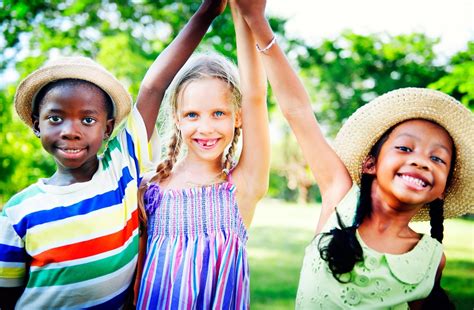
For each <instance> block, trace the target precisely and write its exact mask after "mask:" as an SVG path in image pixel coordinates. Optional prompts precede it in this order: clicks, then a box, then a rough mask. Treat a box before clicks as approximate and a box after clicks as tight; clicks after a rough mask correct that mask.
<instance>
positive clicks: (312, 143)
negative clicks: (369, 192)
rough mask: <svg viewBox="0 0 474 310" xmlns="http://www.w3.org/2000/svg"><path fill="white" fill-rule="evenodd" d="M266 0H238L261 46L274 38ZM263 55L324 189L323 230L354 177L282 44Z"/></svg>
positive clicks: (280, 102)
mask: <svg viewBox="0 0 474 310" xmlns="http://www.w3.org/2000/svg"><path fill="white" fill-rule="evenodd" d="M265 2H266V1H265V0H236V4H237V6H238V7H239V10H240V12H241V14H242V15H243V17H244V19H245V20H246V22H247V24H248V25H249V26H250V29H251V31H252V33H253V36H254V37H255V39H256V41H257V43H258V44H259V46H260V48H264V47H266V46H267V45H268V44H269V43H270V42H271V41H272V39H273V37H274V34H273V31H272V29H271V27H270V25H269V23H268V21H267V19H266V18H265ZM261 58H262V60H263V65H264V67H265V71H266V73H267V76H268V79H269V81H270V85H271V86H272V89H273V92H274V94H275V96H276V99H277V102H278V105H279V106H280V108H281V110H282V112H283V114H284V116H285V118H286V119H287V121H288V123H289V124H290V126H291V129H292V130H293V132H294V134H295V136H296V139H297V141H298V143H299V145H300V146H301V149H302V151H303V155H304V157H305V159H306V161H307V162H308V164H309V167H310V168H311V171H312V173H313V175H314V177H315V179H316V182H317V184H318V186H319V188H320V190H321V195H322V209H321V215H320V218H319V222H318V225H317V228H316V232H317V233H319V232H320V230H321V229H322V227H323V226H324V224H325V223H326V221H327V219H328V218H329V216H330V215H331V213H332V212H333V211H334V208H335V206H336V205H337V203H338V202H339V201H340V200H341V199H342V198H343V197H344V195H345V194H346V193H347V192H348V190H349V189H350V188H351V186H352V180H351V178H350V175H349V173H348V171H347V169H346V168H345V166H344V164H343V162H342V161H341V160H340V158H339V157H338V156H337V154H336V153H335V152H334V150H333V149H332V148H331V147H330V145H329V144H328V142H327V141H326V139H325V137H324V135H323V134H322V132H321V129H320V127H319V125H318V123H317V120H316V118H315V117H314V113H313V110H312V108H311V103H310V99H309V96H308V93H307V92H306V90H305V88H304V86H303V84H302V82H301V81H300V79H299V78H298V76H297V74H296V73H295V71H294V70H293V68H292V67H291V65H290V63H289V62H288V60H287V58H286V56H285V54H284V53H283V51H282V50H281V49H280V47H279V45H278V43H275V44H274V45H273V46H272V47H271V48H270V49H268V50H267V51H265V53H261Z"/></svg>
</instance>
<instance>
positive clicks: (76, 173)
mask: <svg viewBox="0 0 474 310" xmlns="http://www.w3.org/2000/svg"><path fill="white" fill-rule="evenodd" d="M98 168H99V160H98V159H97V158H96V160H95V161H91V162H89V163H86V164H84V165H82V166H81V167H79V168H75V169H67V168H64V167H61V166H58V169H57V170H56V172H55V173H54V174H53V176H51V178H49V179H48V180H47V181H46V182H45V183H46V184H48V185H56V186H67V185H71V184H74V183H81V182H87V181H90V180H91V179H92V177H93V176H94V174H95V173H96V171H97V169H98Z"/></svg>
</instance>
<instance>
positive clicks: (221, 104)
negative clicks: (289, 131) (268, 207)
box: [137, 3, 270, 309]
mask: <svg viewBox="0 0 474 310" xmlns="http://www.w3.org/2000/svg"><path fill="white" fill-rule="evenodd" d="M231 5H232V3H231ZM232 13H233V14H232V15H233V18H234V23H235V29H236V35H237V56H238V60H239V70H240V73H241V83H240V85H239V82H238V77H237V72H236V71H237V70H236V68H235V66H234V65H233V64H232V63H230V61H229V60H227V59H225V58H223V57H221V56H218V55H210V56H209V55H200V56H197V57H195V58H194V59H192V60H190V62H189V63H188V64H187V65H186V66H185V67H184V68H183V69H182V71H180V73H178V75H177V76H176V78H175V80H174V82H173V84H172V87H171V89H170V90H169V92H170V96H169V104H170V106H171V107H170V108H171V113H170V115H169V120H170V123H171V126H172V128H173V129H172V130H171V133H172V137H171V139H170V144H169V148H168V156H167V158H166V159H165V160H164V161H163V162H162V163H161V164H160V165H159V166H158V167H157V170H156V174H155V175H154V176H152V177H151V179H150V180H149V181H148V183H146V184H145V185H144V186H143V187H142V188H141V190H140V192H141V194H140V195H139V197H141V198H140V201H141V200H142V199H143V206H142V207H143V216H144V219H147V220H148V227H147V234H148V236H147V239H145V237H146V236H144V238H143V239H142V240H143V243H141V244H143V249H144V252H143V254H144V255H145V256H146V257H144V263H143V264H141V263H139V268H140V267H142V266H143V274H141V272H139V273H138V278H141V286H140V289H139V296H138V303H137V308H140V309H211V308H212V309H248V308H249V307H250V303H249V302H250V300H249V299H250V290H249V280H250V276H249V266H248V261H247V254H246V249H245V247H246V242H247V227H248V226H249V225H250V222H251V220H252V217H253V214H254V210H255V206H256V203H257V201H258V200H259V199H260V198H262V197H263V195H264V194H265V192H266V190H267V187H268V174H269V152H270V151H269V149H270V147H269V134H268V120H267V109H266V80H265V76H264V74H263V68H262V65H261V63H260V61H259V58H258V55H257V52H256V50H255V42H254V41H253V38H252V36H251V34H250V30H249V29H248V27H247V25H246V24H245V22H244V21H243V19H242V18H241V16H240V13H239V12H238V11H236V10H235V9H234V8H233V7H232ZM240 132H242V135H243V141H244V142H243V147H242V152H241V155H240V159H239V162H238V164H236V165H235V164H234V163H233V160H234V154H235V152H236V148H237V142H238V139H239V135H240ZM184 147H185V148H186V149H187V152H185V153H184V154H181V153H182V152H181V150H182V149H183V148H184ZM255 154H257V156H255ZM181 155H182V156H181Z"/></svg>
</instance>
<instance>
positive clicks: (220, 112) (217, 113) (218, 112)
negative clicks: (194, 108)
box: [214, 111, 224, 117]
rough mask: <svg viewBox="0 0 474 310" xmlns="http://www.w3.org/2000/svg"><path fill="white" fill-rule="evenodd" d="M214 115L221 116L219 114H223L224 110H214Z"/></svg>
mask: <svg viewBox="0 0 474 310" xmlns="http://www.w3.org/2000/svg"><path fill="white" fill-rule="evenodd" d="M214 115H215V116H216V117H221V116H224V112H222V111H216V112H214Z"/></svg>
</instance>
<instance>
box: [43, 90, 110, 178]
mask: <svg viewBox="0 0 474 310" xmlns="http://www.w3.org/2000/svg"><path fill="white" fill-rule="evenodd" d="M106 106H107V103H106V95H105V93H104V92H102V91H101V90H100V89H99V88H97V87H96V86H94V85H92V84H87V83H75V84H74V83H65V84H60V85H58V86H54V87H52V88H51V89H49V90H48V91H47V92H46V93H45V95H44V97H43V98H42V99H41V101H40V103H39V113H38V115H37V116H36V119H35V120H34V129H35V130H36V131H37V133H38V135H39V137H40V138H41V143H42V145H43V148H44V149H45V150H46V151H47V152H48V153H50V154H51V155H53V156H54V159H55V161H56V164H57V166H58V172H59V173H63V174H72V175H73V174H79V175H80V174H82V173H84V172H85V173H87V174H90V173H91V172H92V173H93V172H95V170H96V168H97V164H98V159H97V152H98V151H99V149H100V147H101V146H102V142H103V141H104V139H107V138H108V137H109V136H110V134H111V133H112V130H113V125H114V121H113V119H108V117H107V109H106ZM90 177H91V176H90Z"/></svg>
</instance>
